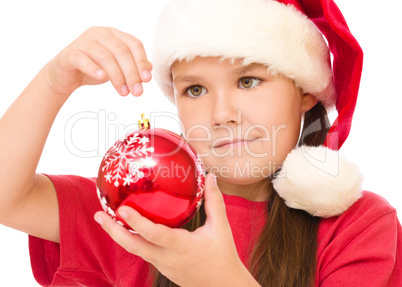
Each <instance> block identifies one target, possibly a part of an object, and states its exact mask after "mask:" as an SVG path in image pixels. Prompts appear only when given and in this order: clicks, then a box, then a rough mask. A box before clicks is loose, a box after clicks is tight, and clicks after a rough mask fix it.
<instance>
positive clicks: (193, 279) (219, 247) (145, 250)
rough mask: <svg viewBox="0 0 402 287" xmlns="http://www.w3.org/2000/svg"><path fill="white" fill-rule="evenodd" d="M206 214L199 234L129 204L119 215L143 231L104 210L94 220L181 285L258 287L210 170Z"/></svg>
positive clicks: (198, 231) (114, 238)
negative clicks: (155, 219) (160, 220)
mask: <svg viewBox="0 0 402 287" xmlns="http://www.w3.org/2000/svg"><path fill="white" fill-rule="evenodd" d="M205 212H206V215H207V220H206V223H205V225H203V226H201V227H199V228H198V229H197V230H195V231H194V232H189V231H187V230H184V229H175V228H169V227H166V226H164V225H161V224H155V223H153V222H152V221H150V220H148V219H146V218H145V217H143V216H141V215H140V214H139V213H138V212H136V211H135V210H134V209H132V208H130V207H127V206H123V207H121V208H119V210H118V213H119V215H120V216H121V217H123V218H124V220H125V221H126V222H127V224H129V225H130V226H131V227H132V228H133V229H134V230H135V231H136V232H138V234H132V233H130V232H129V231H128V230H127V229H125V228H124V227H122V226H120V225H119V224H117V223H116V222H115V221H114V220H113V219H112V218H111V217H110V216H108V215H107V214H106V213H104V212H103V211H100V212H97V213H96V214H95V219H96V221H97V222H100V223H101V225H102V227H103V229H104V230H105V231H106V232H107V233H108V234H109V235H110V236H111V237H112V238H113V240H114V241H116V242H117V243H118V244H119V245H121V246H122V247H123V248H124V249H126V250H127V251H128V252H130V253H133V254H136V255H138V256H140V257H142V258H143V259H144V260H146V261H148V262H149V263H151V264H152V265H154V266H155V267H156V268H157V269H158V270H159V271H160V272H161V273H162V274H163V275H165V276H166V277H168V278H169V279H170V280H171V281H173V282H175V283H176V284H178V285H179V286H259V285H258V283H257V282H256V281H255V280H254V278H253V277H252V276H251V274H250V273H249V271H248V270H247V269H246V267H245V266H244V265H243V263H242V262H241V260H240V258H239V256H238V254H237V251H236V246H235V244H234V241H233V236H232V232H231V229H230V226H229V222H228V219H227V216H226V211H225V203H224V201H223V197H222V193H221V192H220V190H219V188H218V186H217V185H216V179H215V177H214V176H213V175H211V174H209V175H208V176H207V177H206V185H205Z"/></svg>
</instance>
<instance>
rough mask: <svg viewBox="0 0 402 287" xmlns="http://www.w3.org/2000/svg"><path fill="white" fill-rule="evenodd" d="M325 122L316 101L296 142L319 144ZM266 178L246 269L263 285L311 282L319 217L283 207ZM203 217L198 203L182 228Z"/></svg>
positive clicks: (163, 285) (158, 283)
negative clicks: (259, 224)
mask: <svg viewBox="0 0 402 287" xmlns="http://www.w3.org/2000/svg"><path fill="white" fill-rule="evenodd" d="M329 126H330V123H329V120H328V116H327V113H326V110H325V108H324V107H323V105H322V104H321V103H320V102H318V103H317V104H316V105H315V106H314V107H313V108H312V109H311V110H310V111H308V112H306V113H305V115H304V123H303V129H302V135H301V138H300V142H299V145H308V146H319V145H322V144H323V143H324V141H325V137H326V134H327V132H328V128H329ZM274 176H275V175H274ZM267 180H268V181H269V188H268V205H267V207H268V208H267V214H268V215H269V216H268V217H267V218H268V220H267V222H266V224H265V227H264V228H263V230H262V232H261V235H260V237H259V239H258V241H257V243H256V244H255V246H254V248H253V251H252V254H251V256H250V263H249V270H250V272H251V273H252V274H253V276H254V277H255V279H256V280H257V281H258V283H259V284H261V285H262V286H264V287H266V286H267V287H268V286H275V287H282V286H283V287H284V286H297V287H305V286H312V285H313V283H314V278H315V271H316V252H317V230H318V225H319V222H320V218H318V217H314V216H311V215H310V214H308V213H307V212H305V211H303V210H296V209H292V208H289V207H287V206H286V204H285V202H284V201H283V199H282V198H281V197H279V195H278V194H277V193H276V191H275V190H274V188H273V186H272V184H271V179H267ZM205 220H206V215H205V211H204V209H203V206H202V207H201V209H200V211H199V212H198V213H197V214H196V216H194V217H193V218H192V220H190V221H189V222H188V223H187V224H186V225H185V226H183V228H185V229H187V230H190V231H193V230H195V229H197V228H198V227H199V226H202V225H203V224H204V223H205ZM151 276H152V277H153V278H151V280H152V281H153V286H155V287H174V286H177V285H176V284H174V283H173V282H171V281H170V280H169V279H168V278H166V277H165V276H163V275H162V274H161V273H160V272H159V271H158V270H156V268H153V272H152V273H151Z"/></svg>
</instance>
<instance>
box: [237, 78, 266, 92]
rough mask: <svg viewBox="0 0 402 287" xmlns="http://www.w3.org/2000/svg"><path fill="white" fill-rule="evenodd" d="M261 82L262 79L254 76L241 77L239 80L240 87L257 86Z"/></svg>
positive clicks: (249, 87)
mask: <svg viewBox="0 0 402 287" xmlns="http://www.w3.org/2000/svg"><path fill="white" fill-rule="evenodd" d="M260 82H261V80H260V79H257V78H252V77H245V78H241V79H240V81H239V84H240V87H241V88H244V89H251V88H254V87H255V86H257V85H258V84H259V83H260Z"/></svg>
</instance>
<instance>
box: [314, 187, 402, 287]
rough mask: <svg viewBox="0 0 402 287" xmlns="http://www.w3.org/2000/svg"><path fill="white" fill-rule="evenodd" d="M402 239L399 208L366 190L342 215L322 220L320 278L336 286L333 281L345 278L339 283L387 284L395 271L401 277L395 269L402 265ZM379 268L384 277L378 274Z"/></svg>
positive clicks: (347, 284) (318, 269) (318, 251)
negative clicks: (397, 211) (398, 214)
mask: <svg viewBox="0 0 402 287" xmlns="http://www.w3.org/2000/svg"><path fill="white" fill-rule="evenodd" d="M401 238H402V229H401V225H400V223H399V221H398V218H397V214H396V210H395V208H394V207H392V206H391V205H390V204H389V203H388V201H387V200H385V199H384V198H383V197H382V196H380V195H378V194H375V193H372V192H368V191H364V192H363V194H362V197H361V198H360V199H359V200H358V201H356V202H355V203H354V204H353V205H352V206H351V207H350V208H349V209H348V210H347V211H345V212H344V213H343V214H342V215H341V216H338V217H332V218H325V219H322V220H321V223H320V226H319V230H318V248H317V262H318V265H317V272H318V277H317V280H319V282H321V283H322V282H324V281H325V282H327V283H328V284H329V285H328V286H335V285H331V284H332V283H334V282H337V283H339V282H341V281H342V280H343V279H342V280H341V278H346V279H347V280H348V283H345V282H346V281H345V282H343V281H342V282H343V284H338V285H336V286H367V284H369V283H370V282H372V283H373V282H377V283H378V284H377V283H375V284H374V285H372V286H385V285H384V282H388V281H387V280H389V276H391V274H393V275H392V276H400V274H399V273H398V272H399V271H397V272H396V273H395V271H394V270H395V268H397V269H398V268H399V266H400V264H401V262H400V253H401V243H402V242H401ZM379 262H381V264H379ZM379 270H381V272H382V273H381V274H382V277H381V276H376V275H375V274H377V273H378V271H379ZM380 277H381V278H380ZM362 278H366V279H365V280H366V281H364V280H363V279H362ZM395 278H396V277H395ZM398 278H399V277H398ZM362 280H363V281H364V284H363V283H362ZM381 280H382V281H381ZM380 281H381V283H379V282H380ZM329 282H332V283H329ZM356 282H360V283H361V284H360V283H359V284H357V283H356ZM355 283H356V284H355ZM334 284H335V283H334ZM345 284H346V285H345ZM320 286H321V285H320ZM387 286H388V285H387Z"/></svg>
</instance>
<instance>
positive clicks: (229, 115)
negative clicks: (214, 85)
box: [212, 90, 241, 127]
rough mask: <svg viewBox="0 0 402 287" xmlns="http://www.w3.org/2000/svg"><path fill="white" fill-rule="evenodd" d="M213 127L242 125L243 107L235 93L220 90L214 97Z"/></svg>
mask: <svg viewBox="0 0 402 287" xmlns="http://www.w3.org/2000/svg"><path fill="white" fill-rule="evenodd" d="M213 99H214V100H213V105H212V126H213V127H219V126H222V125H229V124H240V123H241V107H240V106H239V103H238V101H237V100H236V97H235V95H234V94H233V93H231V92H229V91H225V90H219V91H217V92H216V93H215V95H214V97H213Z"/></svg>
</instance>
